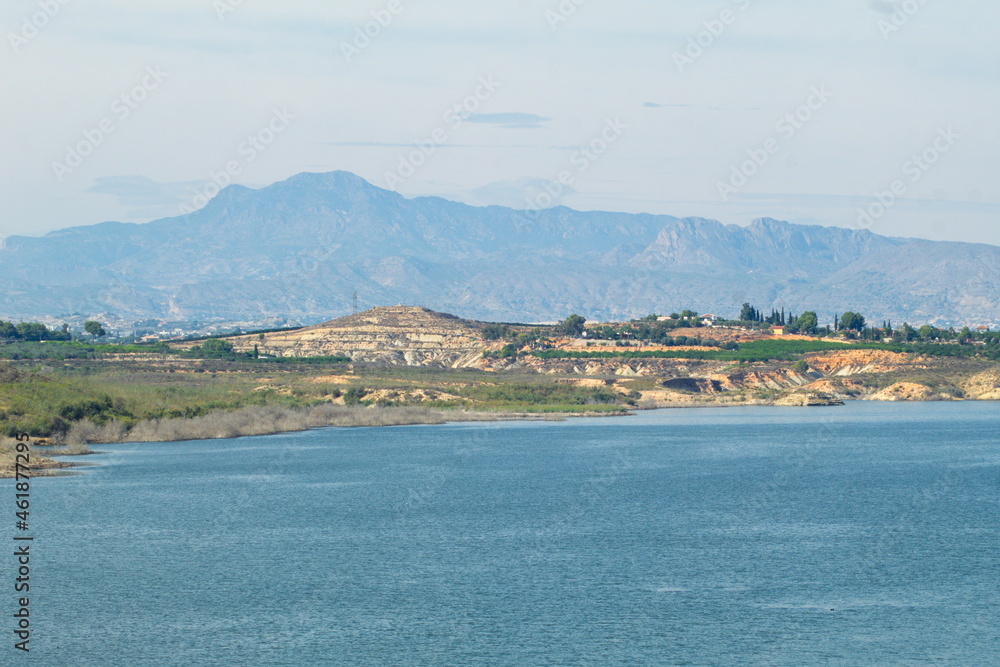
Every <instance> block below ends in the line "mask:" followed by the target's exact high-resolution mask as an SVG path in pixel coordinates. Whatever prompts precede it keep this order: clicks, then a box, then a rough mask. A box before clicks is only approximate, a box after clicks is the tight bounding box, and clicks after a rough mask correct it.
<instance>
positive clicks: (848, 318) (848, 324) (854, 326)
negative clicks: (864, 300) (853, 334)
mask: <svg viewBox="0 0 1000 667" xmlns="http://www.w3.org/2000/svg"><path fill="white" fill-rule="evenodd" d="M839 328H840V329H847V330H849V331H863V330H864V328H865V318H864V317H862V316H861V314H860V313H852V312H851V311H847V312H846V313H844V314H843V315H841V316H840V327H839Z"/></svg>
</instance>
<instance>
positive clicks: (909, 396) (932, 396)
mask: <svg viewBox="0 0 1000 667" xmlns="http://www.w3.org/2000/svg"><path fill="white" fill-rule="evenodd" d="M865 400H867V401H952V400H955V399H954V397H953V396H949V395H948V394H942V393H939V392H936V391H934V390H933V389H931V388H930V387H927V386H925V385H922V384H918V383H916V382H897V383H896V384H894V385H891V386H889V387H886V388H885V389H882V390H880V391H877V392H875V393H873V394H870V395H869V396H867V397H866V398H865Z"/></svg>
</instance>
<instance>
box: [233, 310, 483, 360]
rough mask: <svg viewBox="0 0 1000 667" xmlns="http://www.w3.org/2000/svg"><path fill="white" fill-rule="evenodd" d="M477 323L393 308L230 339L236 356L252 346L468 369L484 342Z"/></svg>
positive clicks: (278, 352) (281, 353)
mask: <svg viewBox="0 0 1000 667" xmlns="http://www.w3.org/2000/svg"><path fill="white" fill-rule="evenodd" d="M480 326H481V325H479V324H478V323H476V322H469V321H467V320H461V319H459V318H457V317H455V316H453V315H448V314H445V313H437V312H434V311H433V310H428V309H427V308H416V307H409V306H393V307H387V308H372V309H371V310H368V311H365V312H363V313H359V314H357V315H350V316H348V317H342V318H340V319H336V320H332V321H330V322H325V323H323V324H317V325H315V326H311V327H306V328H305V329H299V330H297V331H283V332H279V333H271V334H264V335H263V337H261V336H260V335H256V336H239V337H236V338H232V339H230V340H231V342H232V343H233V347H234V348H235V349H236V350H237V351H240V352H249V351H252V350H253V348H254V346H255V345H256V346H257V349H258V351H259V352H260V353H261V354H268V355H272V356H278V357H317V356H347V357H350V358H351V359H353V360H354V361H360V362H373V363H383V364H386V365H394V366H445V367H463V366H471V365H473V364H474V363H475V362H476V361H477V360H479V359H480V358H481V357H482V352H483V349H484V343H483V342H482V336H481V334H480V331H479V327H480Z"/></svg>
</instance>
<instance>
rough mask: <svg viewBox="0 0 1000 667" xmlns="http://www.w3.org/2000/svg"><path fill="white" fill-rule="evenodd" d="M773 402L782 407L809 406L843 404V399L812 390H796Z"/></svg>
mask: <svg viewBox="0 0 1000 667" xmlns="http://www.w3.org/2000/svg"><path fill="white" fill-rule="evenodd" d="M774 404H775V405H780V406H783V407H796V408H811V407H820V406H828V405H843V404H844V401H842V400H841V399H839V398H837V397H836V396H833V395H831V394H824V393H820V392H814V391H805V392H798V391H797V392H794V393H791V394H789V395H787V396H782V397H781V398H779V399H778V400H776V401H775V402H774Z"/></svg>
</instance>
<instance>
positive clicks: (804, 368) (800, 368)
mask: <svg viewBox="0 0 1000 667" xmlns="http://www.w3.org/2000/svg"><path fill="white" fill-rule="evenodd" d="M795 372H796V373H808V372H809V364H808V363H806V362H805V361H804V360H799V362H798V363H797V364H795Z"/></svg>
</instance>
